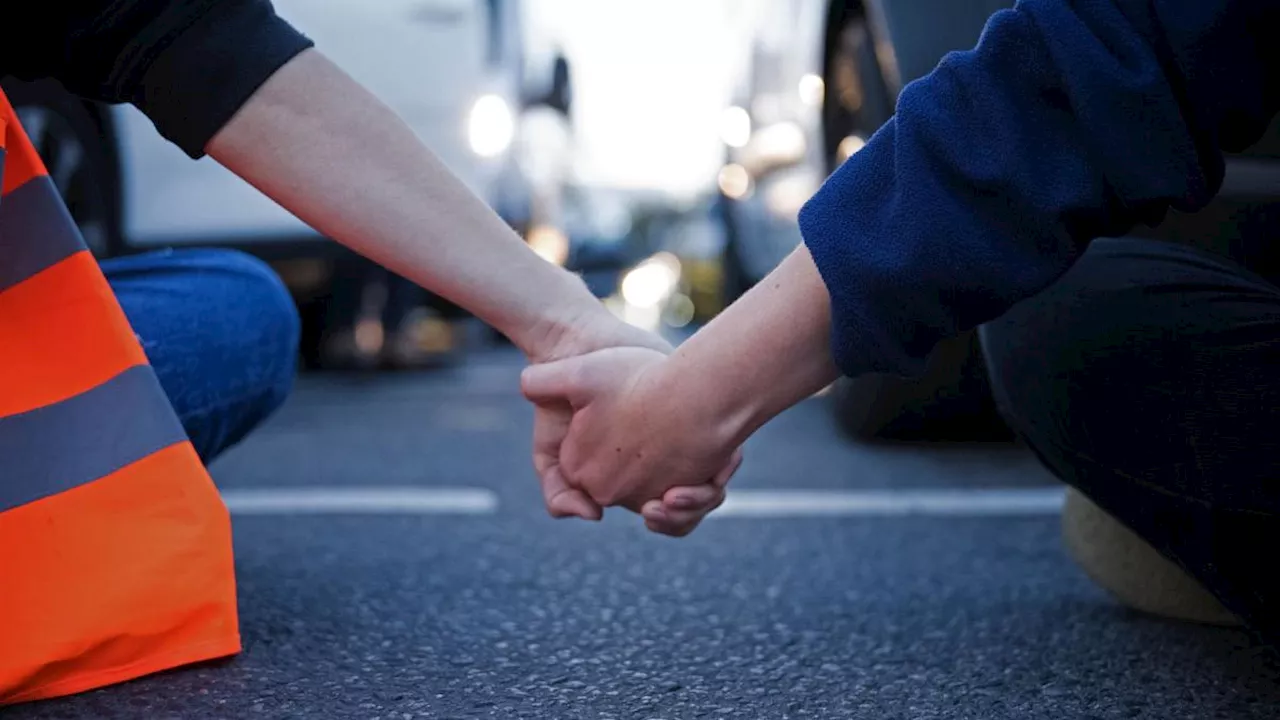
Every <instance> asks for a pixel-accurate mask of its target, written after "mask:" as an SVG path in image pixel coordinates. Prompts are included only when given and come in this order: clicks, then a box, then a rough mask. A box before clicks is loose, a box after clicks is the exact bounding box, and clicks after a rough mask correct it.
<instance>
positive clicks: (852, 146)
mask: <svg viewBox="0 0 1280 720" xmlns="http://www.w3.org/2000/svg"><path fill="white" fill-rule="evenodd" d="M866 145H867V141H866V140H863V139H862V138H860V137H858V136H857V135H850V136H848V137H846V138H845V139H843V140H841V141H840V146H839V147H838V148H836V157H837V159H838V160H839V161H840V162H844V161H845V160H848V159H849V158H851V157H853V154H854V153H856V152H858V151H859V150H861V149H862V148H864V147H866Z"/></svg>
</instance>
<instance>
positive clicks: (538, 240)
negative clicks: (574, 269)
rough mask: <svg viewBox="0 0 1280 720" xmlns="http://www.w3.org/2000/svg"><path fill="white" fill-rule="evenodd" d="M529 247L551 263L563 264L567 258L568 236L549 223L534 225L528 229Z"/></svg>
mask: <svg viewBox="0 0 1280 720" xmlns="http://www.w3.org/2000/svg"><path fill="white" fill-rule="evenodd" d="M528 242H529V248H530V249H531V250H533V251H534V252H535V253H537V254H538V256H539V257H541V258H542V259H543V260H546V261H547V262H549V263H551V264H552V265H564V264H565V261H566V260H568V259H569V238H567V237H565V234H564V233H563V232H561V231H560V230H559V229H557V228H554V227H552V226H550V225H536V226H534V228H533V229H532V230H530V231H529V238H528Z"/></svg>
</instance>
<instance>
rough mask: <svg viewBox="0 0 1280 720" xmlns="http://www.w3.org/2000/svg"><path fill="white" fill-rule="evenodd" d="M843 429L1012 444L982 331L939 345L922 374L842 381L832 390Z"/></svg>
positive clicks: (863, 436) (867, 435) (868, 436)
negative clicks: (990, 375)
mask: <svg viewBox="0 0 1280 720" xmlns="http://www.w3.org/2000/svg"><path fill="white" fill-rule="evenodd" d="M832 406H833V409H834V411H835V415H836V422H837V424H838V425H839V427H840V429H841V430H842V431H843V432H844V433H845V434H846V435H848V436H849V437H851V438H853V439H855V440H875V439H878V440H896V441H933V442H938V441H946V442H1008V441H1011V440H1013V437H1014V436H1013V433H1012V431H1011V430H1010V429H1009V427H1008V426H1007V425H1006V424H1005V422H1004V420H1003V419H1002V418H1001V417H1000V414H999V412H998V410H997V409H996V405H995V401H994V399H993V398H992V394H991V384H990V381H989V379H988V376H987V370H986V363H985V362H984V361H983V358H982V352H981V349H980V347H979V344H978V340H977V333H974V332H969V333H965V334H964V335H961V336H959V337H956V338H952V339H950V340H946V341H944V342H942V343H939V345H938V347H937V349H936V350H935V351H934V353H933V354H932V355H931V356H930V357H929V362H928V367H927V369H926V371H925V373H924V375H923V376H921V377H919V378H914V379H910V380H908V379H904V378H899V377H893V376H887V375H874V374H873V375H865V376H862V377H860V378H857V379H852V380H851V379H843V380H841V381H839V382H838V383H837V384H836V387H835V388H834V392H833V393H832Z"/></svg>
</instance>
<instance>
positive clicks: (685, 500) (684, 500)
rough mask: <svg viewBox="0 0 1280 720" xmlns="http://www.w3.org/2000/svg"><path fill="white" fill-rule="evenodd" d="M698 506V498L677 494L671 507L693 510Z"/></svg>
mask: <svg viewBox="0 0 1280 720" xmlns="http://www.w3.org/2000/svg"><path fill="white" fill-rule="evenodd" d="M697 506H698V500H697V499H696V498H694V497H693V496H692V495H676V496H675V497H674V498H672V499H671V507H674V508H677V509H679V510H692V509H693V508H695V507H697Z"/></svg>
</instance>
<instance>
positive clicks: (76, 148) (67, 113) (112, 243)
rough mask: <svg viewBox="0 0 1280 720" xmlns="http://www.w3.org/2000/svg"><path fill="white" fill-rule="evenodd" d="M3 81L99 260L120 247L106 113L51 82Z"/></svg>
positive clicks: (114, 162) (116, 176) (116, 181)
mask: <svg viewBox="0 0 1280 720" xmlns="http://www.w3.org/2000/svg"><path fill="white" fill-rule="evenodd" d="M3 86H4V91H5V94H6V95H7V96H8V97H9V102H10V103H11V104H12V105H13V107H14V110H15V111H16V112H17V114H18V118H19V120H20V121H21V122H22V125H23V128H24V129H25V130H26V131H27V134H28V136H29V137H30V138H31V142H32V144H34V145H35V146H36V151H37V152H38V153H40V157H41V159H42V160H44V163H45V165H46V167H47V168H48V170H49V176H50V178H51V179H52V180H53V182H54V185H55V186H57V188H58V192H59V194H61V195H62V199H63V202H65V203H66V204H67V209H68V210H69V211H70V212H71V217H72V218H73V219H74V220H75V221H76V224H77V225H79V227H80V232H81V234H82V235H83V236H84V240H85V244H86V245H88V246H89V249H90V250H91V251H93V254H94V255H95V256H96V257H98V258H99V259H103V258H108V257H113V256H115V255H118V254H120V253H121V252H123V250H124V248H123V241H122V237H121V228H120V214H121V209H120V208H121V190H120V170H119V162H118V159H117V155H116V146H115V137H114V133H113V132H112V129H111V127H110V121H109V118H108V116H107V115H106V114H105V113H102V112H99V111H98V109H97V108H96V107H95V106H94V105H92V104H90V103H87V102H85V101H83V100H80V99H79V98H76V97H75V96H73V95H71V94H69V93H68V92H66V91H65V90H63V89H62V87H61V86H59V85H58V84H56V83H53V82H48V81H40V82H34V83H28V82H20V81H16V80H12V79H6V80H5V81H4V83H3Z"/></svg>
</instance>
